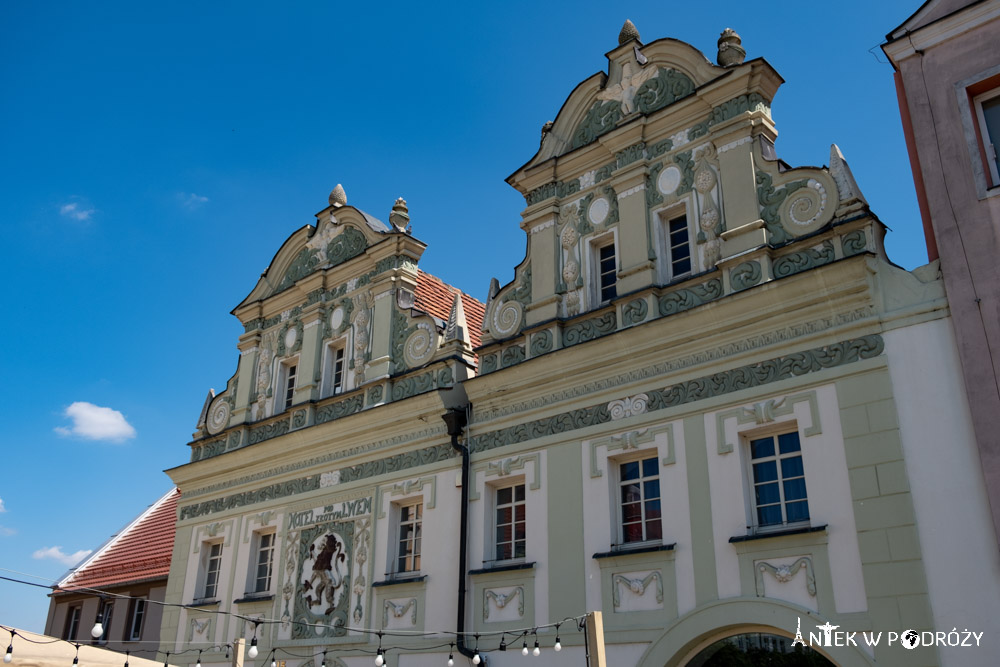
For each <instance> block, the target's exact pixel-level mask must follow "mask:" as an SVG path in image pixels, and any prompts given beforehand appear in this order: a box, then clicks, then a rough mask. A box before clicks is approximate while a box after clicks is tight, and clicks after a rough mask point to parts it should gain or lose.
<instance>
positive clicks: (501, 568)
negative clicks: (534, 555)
mask: <svg viewBox="0 0 1000 667" xmlns="http://www.w3.org/2000/svg"><path fill="white" fill-rule="evenodd" d="M534 567H535V563H534V562H531V563H510V564H507V565H494V566H492V567H482V568H479V569H478V570H469V574H470V575H476V574H492V573H494V572H512V571H514V570H532V569H534Z"/></svg>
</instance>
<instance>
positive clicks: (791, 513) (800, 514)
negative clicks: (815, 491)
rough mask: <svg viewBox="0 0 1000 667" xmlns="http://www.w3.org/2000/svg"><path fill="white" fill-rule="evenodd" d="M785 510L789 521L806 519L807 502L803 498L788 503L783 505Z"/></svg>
mask: <svg viewBox="0 0 1000 667" xmlns="http://www.w3.org/2000/svg"><path fill="white" fill-rule="evenodd" d="M785 512H786V513H787V514H788V522H789V523H793V522H795V521H808V520H809V503H807V502H806V501H804V500H800V501H799V502H796V503H788V504H787V505H785Z"/></svg>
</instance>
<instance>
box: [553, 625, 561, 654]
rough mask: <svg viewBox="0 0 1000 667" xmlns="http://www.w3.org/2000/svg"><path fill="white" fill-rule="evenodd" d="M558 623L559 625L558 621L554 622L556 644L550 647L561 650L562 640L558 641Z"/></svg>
mask: <svg viewBox="0 0 1000 667" xmlns="http://www.w3.org/2000/svg"><path fill="white" fill-rule="evenodd" d="M559 625H560V624H559V623H556V644H555V646H553V647H552V650H553V651H561V650H562V642H560V641H559Z"/></svg>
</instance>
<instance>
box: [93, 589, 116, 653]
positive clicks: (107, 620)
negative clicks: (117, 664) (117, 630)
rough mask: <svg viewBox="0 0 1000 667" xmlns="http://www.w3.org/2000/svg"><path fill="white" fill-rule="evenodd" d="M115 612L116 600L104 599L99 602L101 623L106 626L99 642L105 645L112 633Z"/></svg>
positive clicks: (98, 609) (98, 610) (98, 608)
mask: <svg viewBox="0 0 1000 667" xmlns="http://www.w3.org/2000/svg"><path fill="white" fill-rule="evenodd" d="M114 613H115V603H114V600H104V601H103V602H101V603H98V607H97V614H98V618H100V620H101V625H102V626H103V627H104V634H103V635H101V636H100V637H99V638H98V639H97V643H98V644H102V645H103V644H107V643H108V635H109V634H110V633H111V621H112V619H113V618H114Z"/></svg>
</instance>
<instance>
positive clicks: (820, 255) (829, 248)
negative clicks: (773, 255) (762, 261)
mask: <svg viewBox="0 0 1000 667" xmlns="http://www.w3.org/2000/svg"><path fill="white" fill-rule="evenodd" d="M835 258H836V255H835V253H834V250H833V241H831V240H830V239H827V240H826V241H824V242H823V245H822V246H821V248H820V249H816V248H807V249H806V250H800V251H799V252H793V253H790V254H788V255H783V256H781V257H778V258H777V259H775V260H774V262H773V263H772V265H771V272H772V273H773V274H774V277H775V278H787V277H788V276H794V275H795V274H796V273H801V272H803V271H808V270H809V269H814V268H816V267H817V266H822V265H824V264H829V263H830V262H832V261H833V260H834V259H835Z"/></svg>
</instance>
